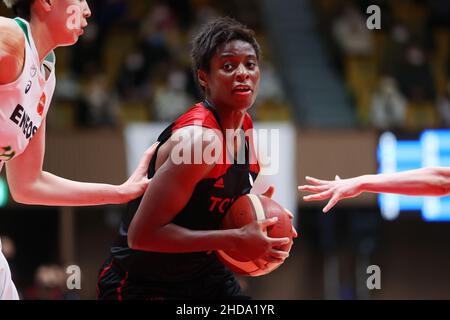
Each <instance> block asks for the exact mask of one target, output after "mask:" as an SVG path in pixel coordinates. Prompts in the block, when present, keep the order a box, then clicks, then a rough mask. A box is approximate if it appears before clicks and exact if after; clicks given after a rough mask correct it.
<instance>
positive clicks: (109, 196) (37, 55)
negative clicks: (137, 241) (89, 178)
mask: <svg viewBox="0 0 450 320" xmlns="http://www.w3.org/2000/svg"><path fill="white" fill-rule="evenodd" d="M4 3H5V4H6V5H7V6H8V7H10V8H12V9H13V10H14V11H15V13H16V14H17V15H18V16H20V17H21V18H16V19H7V18H3V17H0V70H1V71H0V170H1V169H2V167H3V164H4V163H5V162H6V171H7V176H8V184H9V187H10V190H11V195H12V196H13V198H14V199H15V200H16V201H18V202H21V203H25V204H38V205H58V206H81V205H100V204H117V203H124V202H128V201H130V200H131V199H134V198H136V197H138V196H140V195H142V193H143V192H144V191H145V189H146V187H147V185H148V181H149V180H148V179H147V177H146V171H147V166H148V162H149V160H150V158H151V157H152V154H153V152H152V150H148V151H147V153H146V154H145V155H144V157H143V158H142V160H141V163H140V165H139V167H138V168H137V170H136V171H135V172H134V174H133V175H132V176H131V177H130V178H129V179H128V180H127V181H126V182H125V183H124V184H122V185H120V186H112V185H106V184H91V183H80V182H75V181H70V180H66V179H63V178H60V177H57V176H54V175H52V174H50V173H48V172H44V171H42V164H43V160H44V149H45V118H46V115H47V111H48V108H49V105H50V101H51V99H52V96H53V91H54V89H55V84H56V80H55V55H54V53H53V49H55V48H56V47H59V46H67V45H72V44H74V43H75V42H76V41H77V40H78V37H79V36H80V35H81V34H83V28H84V27H85V26H86V25H87V21H86V19H87V18H88V17H89V16H90V14H91V12H90V10H89V6H88V4H87V3H86V1H84V0H81V1H80V0H4ZM17 298H18V295H17V291H16V289H15V287H14V284H13V283H12V281H11V275H10V271H9V268H8V265H7V263H6V260H5V258H4V256H3V255H2V254H1V251H0V299H17Z"/></svg>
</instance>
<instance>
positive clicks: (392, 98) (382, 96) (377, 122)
mask: <svg viewBox="0 0 450 320" xmlns="http://www.w3.org/2000/svg"><path fill="white" fill-rule="evenodd" d="M405 120H406V99H405V98H404V97H403V95H402V94H401V93H400V91H399V90H398V87H397V83H396V81H395V79H393V78H391V77H384V78H383V79H382V80H381V81H380V87H379V89H378V91H377V92H375V94H374V95H373V98H372V104H371V121H372V124H373V126H374V127H375V128H377V129H380V130H391V129H399V128H402V127H403V126H404V124H405Z"/></svg>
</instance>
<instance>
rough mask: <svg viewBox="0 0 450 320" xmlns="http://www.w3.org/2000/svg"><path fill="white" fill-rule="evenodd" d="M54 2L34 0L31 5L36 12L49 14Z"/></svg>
mask: <svg viewBox="0 0 450 320" xmlns="http://www.w3.org/2000/svg"><path fill="white" fill-rule="evenodd" d="M53 1H54V0H35V1H34V3H33V4H32V5H33V6H35V8H36V9H37V10H38V12H50V11H51V10H52V5H53Z"/></svg>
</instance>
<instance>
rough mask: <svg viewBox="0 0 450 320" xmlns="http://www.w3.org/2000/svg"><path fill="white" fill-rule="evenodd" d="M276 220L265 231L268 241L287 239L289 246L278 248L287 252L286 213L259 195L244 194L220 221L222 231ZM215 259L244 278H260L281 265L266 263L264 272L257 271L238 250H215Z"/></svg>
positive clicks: (289, 228)
mask: <svg viewBox="0 0 450 320" xmlns="http://www.w3.org/2000/svg"><path fill="white" fill-rule="evenodd" d="M274 217H277V218H278V221H277V222H276V223H275V224H274V225H272V226H270V227H268V228H267V231H266V232H267V235H268V236H269V237H272V238H284V237H287V238H289V239H291V242H290V243H288V244H285V245H283V246H281V247H279V248H278V249H279V250H283V251H286V252H289V251H290V249H291V246H292V238H293V234H292V219H291V218H290V216H289V215H288V214H287V212H286V210H285V209H284V208H283V207H282V206H281V205H280V204H278V203H277V202H276V201H274V200H272V199H271V198H268V197H266V196H262V195H254V194H247V195H244V196H242V197H240V198H238V199H237V200H236V201H235V202H234V203H233V205H232V206H231V207H230V208H229V209H228V211H227V212H226V214H225V217H224V219H223V221H222V226H221V227H222V229H236V228H241V227H243V226H245V225H247V224H249V223H251V222H252V221H254V220H258V221H260V220H265V219H269V218H274ZM217 256H218V257H219V259H220V260H221V261H222V262H223V263H224V264H225V265H226V266H227V267H228V268H230V269H231V270H232V271H233V272H235V273H237V274H240V275H245V276H252V277H257V276H262V275H265V274H268V273H270V272H272V271H273V270H275V269H277V268H278V267H279V266H280V265H281V264H282V263H269V264H268V268H267V269H265V270H261V269H260V268H259V267H258V266H257V265H256V264H255V263H254V262H253V261H249V260H247V259H246V258H245V257H243V256H242V255H241V254H240V252H239V250H228V251H223V250H218V251H217Z"/></svg>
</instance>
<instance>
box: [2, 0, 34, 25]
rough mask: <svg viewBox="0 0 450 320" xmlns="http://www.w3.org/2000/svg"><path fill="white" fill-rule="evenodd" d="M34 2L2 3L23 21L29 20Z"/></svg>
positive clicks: (7, 0)
mask: <svg viewBox="0 0 450 320" xmlns="http://www.w3.org/2000/svg"><path fill="white" fill-rule="evenodd" d="M33 1H34V0H3V3H4V4H5V5H6V6H7V7H8V8H10V9H12V10H13V11H14V14H15V15H16V16H18V17H21V18H23V19H25V20H28V21H29V20H30V17H31V5H32V4H33Z"/></svg>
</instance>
